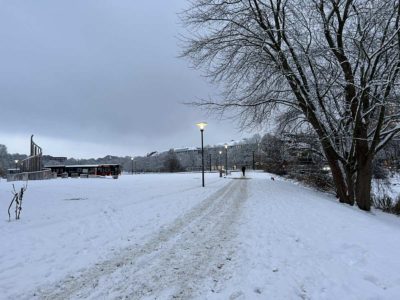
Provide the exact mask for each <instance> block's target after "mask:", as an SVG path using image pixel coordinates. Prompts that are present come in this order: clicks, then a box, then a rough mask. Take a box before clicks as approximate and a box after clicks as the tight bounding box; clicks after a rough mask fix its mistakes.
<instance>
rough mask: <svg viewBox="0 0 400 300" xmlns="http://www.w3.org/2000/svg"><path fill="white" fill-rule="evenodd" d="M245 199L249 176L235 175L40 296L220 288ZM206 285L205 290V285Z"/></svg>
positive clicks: (183, 295)
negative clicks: (138, 241) (142, 239)
mask: <svg viewBox="0 0 400 300" xmlns="http://www.w3.org/2000/svg"><path fill="white" fill-rule="evenodd" d="M246 199H247V182H246V180H233V181H232V182H230V183H229V184H227V185H226V186H224V187H223V188H221V189H220V190H218V191H217V192H215V193H214V194H213V195H211V196H209V197H208V198H206V199H205V200H203V201H202V202H201V203H200V204H198V205H197V206H195V207H194V208H193V209H192V210H190V211H189V212H188V213H186V214H185V215H183V216H182V217H180V218H178V219H176V220H175V221H174V222H173V223H171V224H170V225H168V226H164V227H162V228H161V229H160V231H159V232H158V233H156V234H155V235H153V236H151V237H150V238H149V239H148V241H147V242H146V243H145V244H144V245H141V246H132V247H129V248H126V249H123V250H121V251H120V252H119V253H118V254H116V255H115V256H114V257H113V258H111V259H110V260H106V261H103V262H100V263H98V264H96V265H95V266H93V267H91V268H88V269H86V270H83V271H82V272H80V273H78V274H77V275H74V276H69V277H67V278H65V279H63V280H61V281H59V282H57V283H55V284H54V285H53V286H52V287H48V286H47V287H42V288H40V289H38V290H37V291H36V293H35V296H36V297H39V298H40V299H71V298H74V299H76V298H92V299H98V298H107V299H109V298H112V299H122V298H127V299H143V298H144V297H151V298H152V299H154V298H155V299H157V298H158V297H161V298H163V299H165V298H172V299H187V298H191V297H195V296H196V295H197V296H199V293H201V292H209V291H210V289H211V290H212V292H218V290H219V289H220V288H221V285H223V281H224V277H225V278H227V277H228V276H229V268H230V267H229V265H231V264H232V263H233V262H232V256H233V254H234V248H235V246H234V244H233V243H232V239H233V238H234V237H235V236H236V230H235V229H236V228H235V226H234V225H235V223H236V221H237V220H238V217H239V215H240V213H241V207H242V204H243V203H244V201H246ZM204 286H207V288H206V290H201V289H202V287H204Z"/></svg>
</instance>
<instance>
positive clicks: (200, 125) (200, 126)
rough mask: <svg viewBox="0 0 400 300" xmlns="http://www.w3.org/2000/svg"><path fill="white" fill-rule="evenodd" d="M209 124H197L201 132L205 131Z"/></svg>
mask: <svg viewBox="0 0 400 300" xmlns="http://www.w3.org/2000/svg"><path fill="white" fill-rule="evenodd" d="M207 125H208V124H207V123H206V122H199V123H196V126H197V127H199V129H200V130H204V128H206V126H207Z"/></svg>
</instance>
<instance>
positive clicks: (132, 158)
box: [131, 157, 133, 175]
mask: <svg viewBox="0 0 400 300" xmlns="http://www.w3.org/2000/svg"><path fill="white" fill-rule="evenodd" d="M131 161H132V175H133V157H131Z"/></svg>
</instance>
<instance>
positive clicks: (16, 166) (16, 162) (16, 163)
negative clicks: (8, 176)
mask: <svg viewBox="0 0 400 300" xmlns="http://www.w3.org/2000/svg"><path fill="white" fill-rule="evenodd" d="M18 161H19V160H18V159H16V160H14V162H15V172H17V170H18Z"/></svg>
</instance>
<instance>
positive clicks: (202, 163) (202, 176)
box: [196, 122, 207, 187]
mask: <svg viewBox="0 0 400 300" xmlns="http://www.w3.org/2000/svg"><path fill="white" fill-rule="evenodd" d="M196 125H197V127H199V129H200V132H201V182H202V186H203V187H204V146H203V132H204V128H205V127H206V126H207V123H206V122H200V123H197V124H196Z"/></svg>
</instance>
